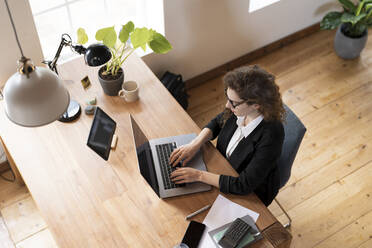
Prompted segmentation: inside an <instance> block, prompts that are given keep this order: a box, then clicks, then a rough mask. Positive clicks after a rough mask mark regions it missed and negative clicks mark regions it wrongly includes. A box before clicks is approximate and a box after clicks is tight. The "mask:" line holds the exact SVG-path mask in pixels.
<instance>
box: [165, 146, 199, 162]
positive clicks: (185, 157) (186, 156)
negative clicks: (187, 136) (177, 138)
mask: <svg viewBox="0 0 372 248" xmlns="http://www.w3.org/2000/svg"><path fill="white" fill-rule="evenodd" d="M199 149H200V147H199V146H198V145H196V144H193V143H189V144H187V145H183V146H180V147H178V148H176V149H175V150H174V151H173V152H172V154H171V155H170V157H169V161H170V164H171V165H172V166H176V165H178V164H179V163H180V162H181V161H182V166H186V165H187V163H188V162H189V161H190V160H191V159H192V158H193V157H194V156H195V154H196V153H197V152H198V150H199Z"/></svg>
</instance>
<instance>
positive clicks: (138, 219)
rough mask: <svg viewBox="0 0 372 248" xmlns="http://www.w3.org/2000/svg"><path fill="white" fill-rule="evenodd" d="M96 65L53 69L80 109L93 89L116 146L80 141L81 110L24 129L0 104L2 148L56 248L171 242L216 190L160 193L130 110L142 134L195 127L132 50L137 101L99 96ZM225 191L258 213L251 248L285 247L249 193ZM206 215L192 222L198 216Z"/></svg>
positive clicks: (216, 160) (223, 166)
mask: <svg viewBox="0 0 372 248" xmlns="http://www.w3.org/2000/svg"><path fill="white" fill-rule="evenodd" d="M97 70H98V69H96V68H89V67H87V66H85V65H84V64H83V62H82V58H79V59H76V60H73V61H70V62H68V63H66V64H64V65H62V66H60V68H59V72H60V75H61V76H62V77H63V78H64V79H66V80H70V81H67V82H66V87H67V88H68V89H69V92H70V94H71V96H72V98H73V99H75V100H77V101H78V102H80V103H81V105H82V108H84V107H85V100H86V99H87V98H88V97H89V96H94V95H95V96H96V97H97V103H98V105H99V106H100V107H101V108H102V109H103V110H104V111H105V112H106V113H108V114H109V115H110V116H111V117H112V118H113V119H114V120H115V121H116V122H117V129H116V134H117V135H118V137H119V139H118V144H117V147H116V150H114V151H111V154H110V158H109V160H108V161H107V162H106V161H104V160H103V159H102V158H101V157H99V156H98V155H97V154H96V153H94V152H93V151H92V150H91V149H90V148H89V147H87V146H86V141H87V137H88V133H89V129H90V125H91V122H92V116H87V115H85V114H84V113H82V115H81V117H80V118H79V119H78V120H77V121H75V122H72V123H61V122H58V121H56V122H54V123H52V124H50V125H47V126H44V127H38V128H24V127H20V126H17V125H14V124H13V123H12V122H10V121H9V120H8V119H7V118H6V115H5V113H4V107H3V103H1V104H0V135H1V137H2V141H3V143H4V145H5V146H6V148H7V150H6V151H7V154H8V156H11V159H10V160H11V161H12V164H13V167H15V166H16V167H17V168H18V170H19V173H20V175H21V176H22V178H23V180H24V182H25V184H26V185H27V187H28V189H29V191H30V193H31V195H32V197H33V198H34V200H35V202H36V204H37V206H38V208H39V209H40V211H41V213H42V215H43V217H44V219H45V221H46V222H47V224H48V226H49V228H50V230H51V232H52V233H53V236H54V238H55V240H56V241H57V243H58V245H59V247H61V248H62V247H67V248H73V247H78V248H81V247H121V248H122V247H162V248H163V247H173V246H174V245H175V244H176V243H178V242H180V240H181V239H182V236H183V234H184V232H185V230H186V227H187V225H188V222H187V221H185V216H186V215H188V214H189V213H191V212H193V211H195V210H197V209H199V208H201V207H203V206H205V205H207V204H210V203H213V201H214V200H215V198H216V197H217V195H218V194H219V191H218V190H216V189H213V190H212V191H209V192H204V193H198V194H193V195H187V196H180V197H174V198H171V199H165V200H162V199H159V198H158V196H157V195H156V194H155V193H154V192H153V191H152V189H151V188H150V186H149V185H148V184H147V183H146V182H145V180H144V179H143V178H142V176H141V175H140V173H139V170H138V167H137V163H136V158H135V156H136V155H135V152H134V148H133V140H132V135H131V129H130V125H129V115H128V114H129V113H131V114H132V115H133V116H134V117H135V118H136V120H137V121H138V122H139V124H140V125H141V127H142V128H143V129H144V130H145V132H146V135H147V136H148V138H159V137H165V136H170V135H178V134H185V133H191V132H195V133H198V132H199V131H200V129H199V128H198V127H197V125H196V124H195V123H194V122H193V120H192V119H191V118H190V117H189V116H188V114H187V113H186V112H185V111H183V109H182V108H181V107H180V105H178V103H177V102H176V101H175V100H174V99H173V98H172V97H171V95H170V94H169V92H168V91H167V90H166V89H165V88H164V87H163V86H162V84H161V83H160V82H159V81H158V79H157V78H156V77H155V76H154V74H153V73H152V72H151V70H149V68H148V67H147V66H146V65H145V64H144V63H143V61H142V60H141V59H140V58H138V57H137V56H135V55H132V56H131V57H130V58H129V59H128V60H127V62H126V64H125V80H135V81H137V82H138V83H139V84H140V100H139V101H137V102H134V103H126V102H124V100H122V99H121V98H119V97H110V96H106V95H104V94H103V91H102V89H101V86H100V85H99V83H98V80H97ZM87 74H88V76H89V78H90V80H91V82H92V87H91V88H90V89H88V90H86V91H85V90H84V89H83V87H82V86H81V84H80V80H81V79H82V78H83V77H84V76H86V75H87ZM203 150H204V160H205V162H206V164H207V167H208V170H209V171H212V172H219V173H222V174H229V175H236V172H235V171H234V170H233V169H232V168H231V167H230V166H229V164H228V163H227V161H226V160H225V159H224V158H223V157H222V155H220V154H219V152H218V151H217V150H216V149H215V148H214V147H213V146H212V145H211V144H207V145H205V147H204V148H203ZM18 175H19V174H18ZM227 197H228V198H229V199H231V200H233V201H235V202H237V203H239V204H241V205H243V206H246V207H248V208H250V209H252V210H254V211H257V212H259V213H260V217H259V219H258V222H257V225H258V227H259V228H260V229H261V230H263V234H264V236H265V239H263V240H261V241H260V242H259V243H256V244H255V245H254V247H289V243H290V240H291V236H290V234H289V233H288V232H287V231H286V230H285V229H284V228H283V227H282V226H281V225H280V224H279V223H278V222H277V220H276V219H275V217H274V216H273V215H272V214H271V213H270V212H269V211H268V209H267V208H266V207H265V206H264V205H263V204H262V203H261V202H260V201H259V200H258V198H257V197H256V196H255V195H254V194H251V195H248V196H233V195H228V196H227ZM206 214H207V213H206V212H205V213H203V214H200V215H198V216H196V217H195V220H198V221H202V220H203V219H204V217H205V215H206Z"/></svg>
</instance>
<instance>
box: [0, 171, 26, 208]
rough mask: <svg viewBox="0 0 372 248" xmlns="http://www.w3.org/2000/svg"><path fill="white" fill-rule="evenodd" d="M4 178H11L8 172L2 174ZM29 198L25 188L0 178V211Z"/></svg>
mask: <svg viewBox="0 0 372 248" xmlns="http://www.w3.org/2000/svg"><path fill="white" fill-rule="evenodd" d="M3 176H4V177H6V178H12V174H11V172H10V170H8V171H7V172H4V173H3ZM28 196H29V193H28V190H27V188H26V187H25V186H20V185H18V184H16V183H13V182H8V181H5V180H4V179H3V178H0V209H3V208H4V207H7V206H9V205H11V204H13V203H15V202H17V201H19V200H22V199H24V198H26V197H28Z"/></svg>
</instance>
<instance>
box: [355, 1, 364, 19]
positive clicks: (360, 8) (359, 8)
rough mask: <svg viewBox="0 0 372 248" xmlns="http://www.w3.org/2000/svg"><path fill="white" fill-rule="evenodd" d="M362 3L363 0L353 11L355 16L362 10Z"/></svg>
mask: <svg viewBox="0 0 372 248" xmlns="http://www.w3.org/2000/svg"><path fill="white" fill-rule="evenodd" d="M363 5H364V0H363V1H361V2H360V3H359V5H358V8H357V9H356V11H355V15H356V16H358V15H359V14H360V11H361V10H362V8H363Z"/></svg>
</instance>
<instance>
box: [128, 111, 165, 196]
mask: <svg viewBox="0 0 372 248" xmlns="http://www.w3.org/2000/svg"><path fill="white" fill-rule="evenodd" d="M130 120H131V123H132V132H133V138H134V145H135V148H136V153H137V159H138V165H139V169H140V172H141V175H142V176H143V177H144V178H145V180H146V181H147V183H148V184H149V185H150V186H151V188H152V189H153V190H154V191H155V193H156V194H157V195H159V185H158V180H157V179H156V172H155V168H154V162H153V158H152V153H151V149H150V144H149V140H148V139H147V138H146V136H145V134H144V133H143V132H142V130H141V128H140V127H139V126H138V124H137V123H136V121H135V120H134V118H133V117H132V116H131V115H130Z"/></svg>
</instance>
